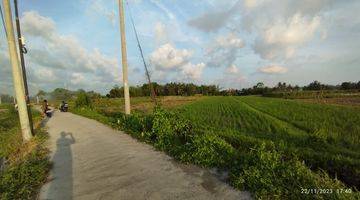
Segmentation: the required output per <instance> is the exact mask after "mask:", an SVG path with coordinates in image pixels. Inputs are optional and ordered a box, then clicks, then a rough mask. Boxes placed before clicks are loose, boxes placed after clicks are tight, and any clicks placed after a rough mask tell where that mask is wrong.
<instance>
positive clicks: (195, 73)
mask: <svg viewBox="0 0 360 200" xmlns="http://www.w3.org/2000/svg"><path fill="white" fill-rule="evenodd" d="M192 55H193V52H192V51H191V50H188V49H176V48H175V47H174V46H173V45H171V44H170V43H167V44H165V45H163V46H160V47H159V48H158V49H156V50H155V51H154V52H152V53H151V54H150V62H151V64H152V65H153V66H154V67H155V71H156V73H155V74H157V77H156V79H157V80H158V79H161V78H165V75H166V74H168V75H171V74H172V75H174V78H175V79H176V80H180V81H181V80H186V79H187V80H198V79H200V77H201V75H202V72H203V69H204V68H205V66H206V65H205V63H199V64H193V63H191V62H190V59H191V57H192ZM155 71H154V72H155ZM179 73H180V74H179ZM159 74H161V76H159Z"/></svg>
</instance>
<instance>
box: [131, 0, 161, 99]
mask: <svg viewBox="0 0 360 200" xmlns="http://www.w3.org/2000/svg"><path fill="white" fill-rule="evenodd" d="M126 5H127V7H128V9H129V15H130V20H131V24H132V27H133V29H134V33H135V37H136V42H137V45H138V48H139V51H140V55H141V58H142V61H143V63H144V68H145V72H146V77H147V79H148V82H149V87H150V92H151V98H152V99H153V101H154V103H155V105H156V104H157V102H156V94H155V90H154V87H153V84H152V83H151V79H150V74H149V70H148V67H147V65H146V61H145V58H144V53H143V50H142V47H141V44H140V40H139V35H138V32H137V30H136V27H135V22H134V18H133V16H132V12H131V8H130V6H129V2H128V1H127V0H126Z"/></svg>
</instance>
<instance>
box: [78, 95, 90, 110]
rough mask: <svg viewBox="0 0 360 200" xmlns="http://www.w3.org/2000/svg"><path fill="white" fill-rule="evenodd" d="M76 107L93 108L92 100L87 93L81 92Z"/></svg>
mask: <svg viewBox="0 0 360 200" xmlns="http://www.w3.org/2000/svg"><path fill="white" fill-rule="evenodd" d="M75 107H76V108H92V100H91V98H90V97H89V96H88V95H87V94H86V93H85V92H80V93H79V94H78V95H77V97H76V100H75Z"/></svg>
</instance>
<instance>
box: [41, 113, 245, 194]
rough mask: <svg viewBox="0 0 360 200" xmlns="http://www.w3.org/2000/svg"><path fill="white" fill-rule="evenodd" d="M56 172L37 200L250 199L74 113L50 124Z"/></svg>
mask: <svg viewBox="0 0 360 200" xmlns="http://www.w3.org/2000/svg"><path fill="white" fill-rule="evenodd" d="M47 126H48V131H49V134H50V139H49V148H50V150H51V161H52V162H53V168H52V170H51V172H50V177H49V181H48V182H47V183H46V184H45V185H44V186H43V187H42V188H41V191H40V196H39V199H59V200H67V199H84V200H91V199H125V200H126V199H131V200H136V199H141V200H142V199H169V200H170V199H171V200H172V199H196V200H200V199H206V200H208V199H249V198H250V196H249V194H248V193H247V192H240V191H236V190H234V189H232V188H231V187H230V186H229V185H227V184H226V183H224V182H222V181H220V179H219V178H217V177H218V176H215V175H214V174H213V173H211V172H210V171H208V170H205V169H201V168H198V167H196V166H193V165H184V164H179V163H178V162H176V161H174V160H173V159H172V158H170V157H169V156H167V155H166V154H164V153H163V152H159V151H156V150H154V149H153V147H152V146H150V145H147V144H144V143H140V142H138V141H136V140H135V139H133V138H131V137H130V136H129V135H126V134H124V133H122V132H120V131H116V130H113V129H111V128H109V127H107V126H105V125H103V124H101V123H99V122H96V121H94V120H90V119H87V118H84V117H81V116H78V115H74V114H71V113H60V112H55V113H54V115H53V117H52V118H51V119H50V120H49V121H48V122H47Z"/></svg>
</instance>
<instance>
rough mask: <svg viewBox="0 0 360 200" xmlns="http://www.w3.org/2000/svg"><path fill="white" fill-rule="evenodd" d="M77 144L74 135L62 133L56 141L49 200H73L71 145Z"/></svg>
mask: <svg viewBox="0 0 360 200" xmlns="http://www.w3.org/2000/svg"><path fill="white" fill-rule="evenodd" d="M74 143H75V139H74V137H73V135H72V133H67V132H61V133H60V138H59V139H58V140H57V141H56V152H55V154H54V156H53V162H54V163H53V164H54V165H53V176H52V177H53V180H52V181H51V182H50V183H49V184H50V186H49V189H48V192H47V198H48V199H72V195H73V172H72V152H71V145H72V144H74Z"/></svg>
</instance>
